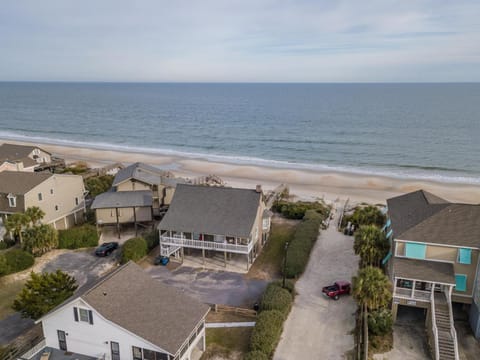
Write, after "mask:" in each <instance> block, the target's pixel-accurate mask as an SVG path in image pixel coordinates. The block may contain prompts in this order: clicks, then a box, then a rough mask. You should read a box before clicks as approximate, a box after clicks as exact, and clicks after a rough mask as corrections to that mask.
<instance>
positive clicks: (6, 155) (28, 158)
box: [0, 143, 52, 172]
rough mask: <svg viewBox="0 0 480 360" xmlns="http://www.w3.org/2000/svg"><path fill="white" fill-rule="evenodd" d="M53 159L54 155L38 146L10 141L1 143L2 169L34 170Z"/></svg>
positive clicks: (0, 157) (0, 164) (0, 162)
mask: <svg viewBox="0 0 480 360" xmlns="http://www.w3.org/2000/svg"><path fill="white" fill-rule="evenodd" d="M51 161H52V155H51V154H50V153H49V152H47V151H45V150H43V149H41V148H39V147H37V146H31V145H16V144H8V143H4V144H2V145H0V171H29V172H33V171H34V170H35V169H36V168H37V167H39V166H40V165H43V164H48V163H51Z"/></svg>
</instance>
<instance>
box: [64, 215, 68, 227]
mask: <svg viewBox="0 0 480 360" xmlns="http://www.w3.org/2000/svg"><path fill="white" fill-rule="evenodd" d="M63 223H64V224H65V229H68V224H67V217H66V216H65V217H64V218H63Z"/></svg>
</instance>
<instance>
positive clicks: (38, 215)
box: [25, 206, 45, 226]
mask: <svg viewBox="0 0 480 360" xmlns="http://www.w3.org/2000/svg"><path fill="white" fill-rule="evenodd" d="M25 216H26V217H27V218H28V220H29V222H30V223H31V224H32V226H35V225H37V224H38V222H39V221H40V220H42V219H43V218H44V217H45V212H44V211H43V210H42V209H40V208H39V207H37V206H32V207H29V208H27V210H25Z"/></svg>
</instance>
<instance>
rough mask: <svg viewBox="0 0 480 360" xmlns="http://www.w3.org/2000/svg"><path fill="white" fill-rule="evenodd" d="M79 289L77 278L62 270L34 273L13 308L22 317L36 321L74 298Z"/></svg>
mask: <svg viewBox="0 0 480 360" xmlns="http://www.w3.org/2000/svg"><path fill="white" fill-rule="evenodd" d="M77 287H78V286H77V284H76V281H75V278H73V277H72V276H70V275H68V274H66V273H64V272H62V271H60V270H57V271H56V272H51V273H43V274H35V273H34V272H33V271H32V272H31V273H30V279H29V280H28V281H27V282H26V284H25V286H24V287H23V289H22V291H21V293H20V294H19V295H18V296H17V298H16V299H15V300H14V302H13V306H12V308H13V309H14V310H16V311H19V312H20V313H21V314H22V317H30V318H32V319H35V320H36V319H38V318H40V317H42V316H43V315H45V314H46V313H47V312H49V311H50V310H52V309H53V308H54V307H55V306H57V305H59V304H61V303H62V302H63V301H65V300H66V299H68V298H69V297H70V296H72V295H73V293H74V292H75V290H76V289H77Z"/></svg>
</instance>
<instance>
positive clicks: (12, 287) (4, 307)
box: [0, 279, 27, 320]
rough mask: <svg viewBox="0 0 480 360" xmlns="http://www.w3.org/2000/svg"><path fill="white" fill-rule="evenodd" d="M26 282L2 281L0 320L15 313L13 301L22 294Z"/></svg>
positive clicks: (0, 289) (0, 283)
mask: <svg viewBox="0 0 480 360" xmlns="http://www.w3.org/2000/svg"><path fill="white" fill-rule="evenodd" d="M26 281H27V279H25V280H17V281H6V280H5V279H0V320H1V319H4V318H6V317H7V316H8V315H11V314H13V313H14V312H15V310H13V309H12V304H13V300H14V299H15V297H16V296H17V295H18V294H19V293H20V291H21V290H22V288H23V285H24V284H25V282H26Z"/></svg>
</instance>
